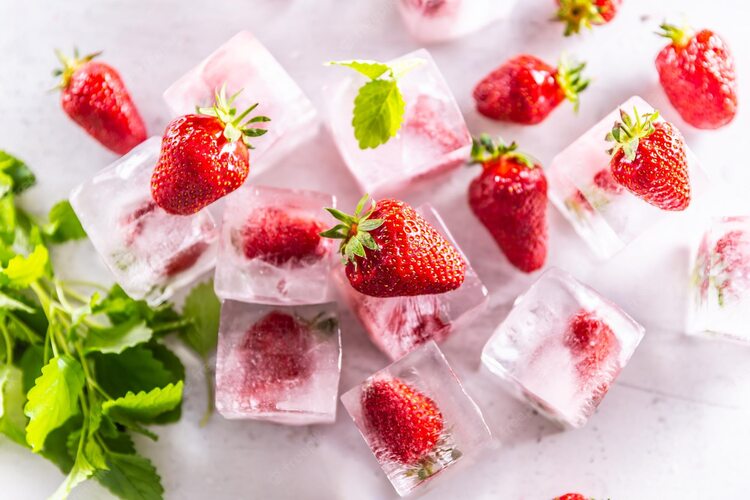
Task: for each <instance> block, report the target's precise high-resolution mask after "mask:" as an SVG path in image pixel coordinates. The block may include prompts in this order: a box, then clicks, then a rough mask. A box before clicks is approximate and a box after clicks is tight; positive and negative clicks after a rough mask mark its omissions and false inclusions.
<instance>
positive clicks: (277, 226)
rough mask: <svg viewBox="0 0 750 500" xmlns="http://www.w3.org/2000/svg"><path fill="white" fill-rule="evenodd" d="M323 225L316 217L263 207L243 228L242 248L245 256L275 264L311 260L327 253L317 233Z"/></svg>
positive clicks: (294, 263) (307, 261)
mask: <svg viewBox="0 0 750 500" xmlns="http://www.w3.org/2000/svg"><path fill="white" fill-rule="evenodd" d="M323 229H325V228H324V227H323V224H321V223H320V221H318V220H315V219H312V218H306V217H303V216H295V215H290V214H289V213H288V212H287V211H285V210H283V209H280V208H275V207H267V208H262V209H259V210H256V211H254V212H253V213H252V215H251V216H250V218H249V219H248V220H247V222H246V223H245V225H244V227H243V228H242V231H241V245H242V251H243V252H244V254H245V257H247V258H248V259H261V260H263V261H265V262H268V263H270V264H273V265H275V266H281V265H284V264H290V265H293V266H294V265H301V264H303V263H312V262H315V261H317V260H320V259H321V258H322V257H323V256H324V255H325V253H326V247H325V245H323V240H322V238H321V237H320V234H319V233H320V232H321V231H322V230H323Z"/></svg>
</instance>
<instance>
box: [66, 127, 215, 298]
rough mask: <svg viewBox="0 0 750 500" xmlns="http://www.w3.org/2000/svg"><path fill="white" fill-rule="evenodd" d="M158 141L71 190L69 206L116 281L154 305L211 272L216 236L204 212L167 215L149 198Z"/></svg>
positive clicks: (158, 151) (123, 158)
mask: <svg viewBox="0 0 750 500" xmlns="http://www.w3.org/2000/svg"><path fill="white" fill-rule="evenodd" d="M160 149H161V139H160V138H158V137H152V138H150V139H148V140H147V141H146V142H144V143H142V144H140V145H139V146H137V147H136V148H134V149H133V150H132V151H131V152H130V153H128V154H127V155H125V156H123V157H122V158H120V159H119V160H117V161H115V162H114V163H112V164H111V165H109V166H108V167H106V168H104V169H103V170H101V171H100V172H99V173H97V174H96V175H95V176H94V178H93V179H91V180H90V181H88V182H85V183H83V184H82V185H80V186H78V187H77V188H75V189H74V190H73V192H72V193H71V195H70V203H71V205H72V206H73V209H74V210H75V212H76V215H78V218H79V219H80V220H81V224H82V225H83V228H84V229H85V230H86V233H87V234H88V236H89V239H90V240H91V243H92V244H93V245H94V248H96V251H97V252H98V253H99V255H100V256H101V257H102V259H103V260H104V262H105V264H106V265H107V267H109V269H110V270H111V271H112V274H113V275H114V277H115V281H117V283H118V284H119V285H120V286H121V287H122V288H123V290H125V292H127V294H128V295H130V296H131V297H133V298H135V299H145V300H147V301H148V302H149V303H150V304H152V305H155V304H159V303H161V302H163V301H164V300H166V299H168V298H169V297H170V296H171V295H172V294H173V293H174V291H175V290H177V289H179V288H180V287H182V286H184V285H186V284H188V283H190V282H192V281H193V280H195V279H196V278H197V277H198V276H200V275H201V274H203V273H204V272H206V271H208V270H210V269H211V268H213V266H214V264H215V262H216V243H217V241H218V239H219V231H218V228H217V227H216V224H215V223H214V219H213V217H212V216H211V214H210V213H209V212H208V210H206V209H204V210H201V211H200V212H198V213H197V214H194V215H189V216H184V215H171V214H168V213H167V212H165V211H164V210H162V209H161V208H159V207H158V206H157V205H156V204H155V203H154V201H153V199H152V198H151V172H152V171H153V169H154V166H155V165H156V162H157V161H158V159H159V153H160Z"/></svg>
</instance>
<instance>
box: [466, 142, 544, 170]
mask: <svg viewBox="0 0 750 500" xmlns="http://www.w3.org/2000/svg"><path fill="white" fill-rule="evenodd" d="M517 149H518V144H516V142H515V141H514V142H511V143H510V144H505V142H504V141H503V140H502V138H499V137H498V138H497V140H496V141H493V140H492V138H491V137H490V136H489V134H482V135H480V136H479V138H478V139H477V138H476V137H474V138H473V139H472V144H471V161H470V162H469V165H476V164H480V165H484V164H485V163H487V162H489V161H492V160H496V159H498V158H513V159H515V160H517V161H518V162H520V163H522V164H524V165H526V166H527V167H529V168H534V165H535V162H534V160H533V158H531V156H529V155H527V154H526V153H522V152H520V151H517Z"/></svg>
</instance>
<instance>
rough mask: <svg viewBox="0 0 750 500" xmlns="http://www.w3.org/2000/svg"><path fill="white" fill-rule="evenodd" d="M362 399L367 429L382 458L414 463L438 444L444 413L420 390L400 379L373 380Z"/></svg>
mask: <svg viewBox="0 0 750 500" xmlns="http://www.w3.org/2000/svg"><path fill="white" fill-rule="evenodd" d="M361 402H362V418H363V419H364V423H365V426H366V429H367V430H368V432H369V433H371V439H372V440H373V441H375V443H376V445H377V446H378V447H379V448H381V450H379V451H380V452H381V453H382V454H383V455H385V457H383V458H387V459H390V460H395V461H397V462H399V463H401V464H404V465H415V464H417V463H419V462H420V461H422V460H423V459H424V458H426V457H427V456H428V455H429V454H430V453H432V452H433V450H434V449H435V448H436V447H437V445H438V442H439V441H440V438H441V435H442V434H443V430H444V422H443V415H442V414H441V413H440V409H438V407H437V405H436V404H435V402H434V401H433V400H432V399H430V398H429V397H427V396H426V395H424V394H422V393H421V392H420V391H419V390H417V389H415V388H413V387H411V386H409V385H408V384H406V383H405V382H403V381H402V380H400V379H397V378H391V379H380V380H374V381H372V382H370V383H368V385H367V386H366V387H365V388H364V389H363V391H362V396H361ZM379 458H380V457H379Z"/></svg>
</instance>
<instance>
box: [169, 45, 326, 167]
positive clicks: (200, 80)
mask: <svg viewBox="0 0 750 500" xmlns="http://www.w3.org/2000/svg"><path fill="white" fill-rule="evenodd" d="M222 85H226V86H227V94H228V95H231V94H234V93H235V92H238V91H240V90H242V93H241V94H240V95H239V97H238V98H237V100H236V101H235V104H236V107H237V110H238V111H240V112H241V111H244V110H245V109H246V108H247V107H248V106H250V105H252V104H254V103H256V102H257V103H259V105H258V107H257V109H256V112H257V113H258V114H261V115H265V116H268V117H270V118H271V122H269V123H268V124H264V123H256V124H255V125H256V126H258V127H259V128H262V127H266V128H267V129H268V132H267V133H266V134H265V135H263V136H261V137H254V138H253V139H252V144H253V146H254V147H255V150H254V151H253V153H252V160H251V161H252V166H251V169H250V174H251V175H253V174H254V173H259V172H261V171H263V170H264V169H266V168H267V167H268V166H269V165H271V164H272V163H274V162H275V161H276V160H278V159H279V158H281V157H283V156H284V155H286V154H287V153H289V152H291V151H292V150H294V149H295V148H296V147H297V146H298V145H300V144H302V143H303V142H305V141H307V140H308V139H310V138H311V137H312V136H314V135H315V133H316V132H317V129H318V121H317V117H316V114H317V113H316V111H315V108H314V107H313V105H312V103H311V102H310V100H309V99H308V98H307V97H306V96H305V94H304V93H303V92H302V90H301V89H300V88H299V86H298V85H297V84H296V83H295V82H294V80H292V78H291V77H290V76H289V74H288V73H287V72H286V71H285V70H284V68H283V67H282V66H281V64H279V62H278V61H277V60H276V59H275V58H274V57H273V55H271V53H270V52H269V51H268V49H266V48H265V47H264V46H263V44H261V43H260V41H258V39H257V38H255V37H254V36H253V35H252V33H250V32H247V31H242V32H240V33H238V34H237V35H235V36H234V37H232V38H231V39H230V40H229V41H227V42H226V43H225V44H224V45H222V46H221V47H219V48H218V49H217V50H216V51H214V52H213V53H212V54H211V55H210V56H208V57H207V58H206V59H204V60H203V62H201V63H200V64H199V65H198V66H196V67H195V68H193V69H191V70H190V71H189V72H188V73H187V74H185V75H184V76H183V77H182V78H180V79H179V80H177V82H175V83H174V84H172V86H170V87H169V88H168V89H167V90H166V91H165V92H164V100H165V101H166V102H167V105H168V106H169V107H170V108H171V109H172V111H173V112H174V114H175V115H177V116H179V115H185V114H188V113H194V112H195V107H196V106H197V105H200V106H209V105H211V104H212V103H213V100H214V92H215V91H216V90H217V89H220V88H221V87H222Z"/></svg>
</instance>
